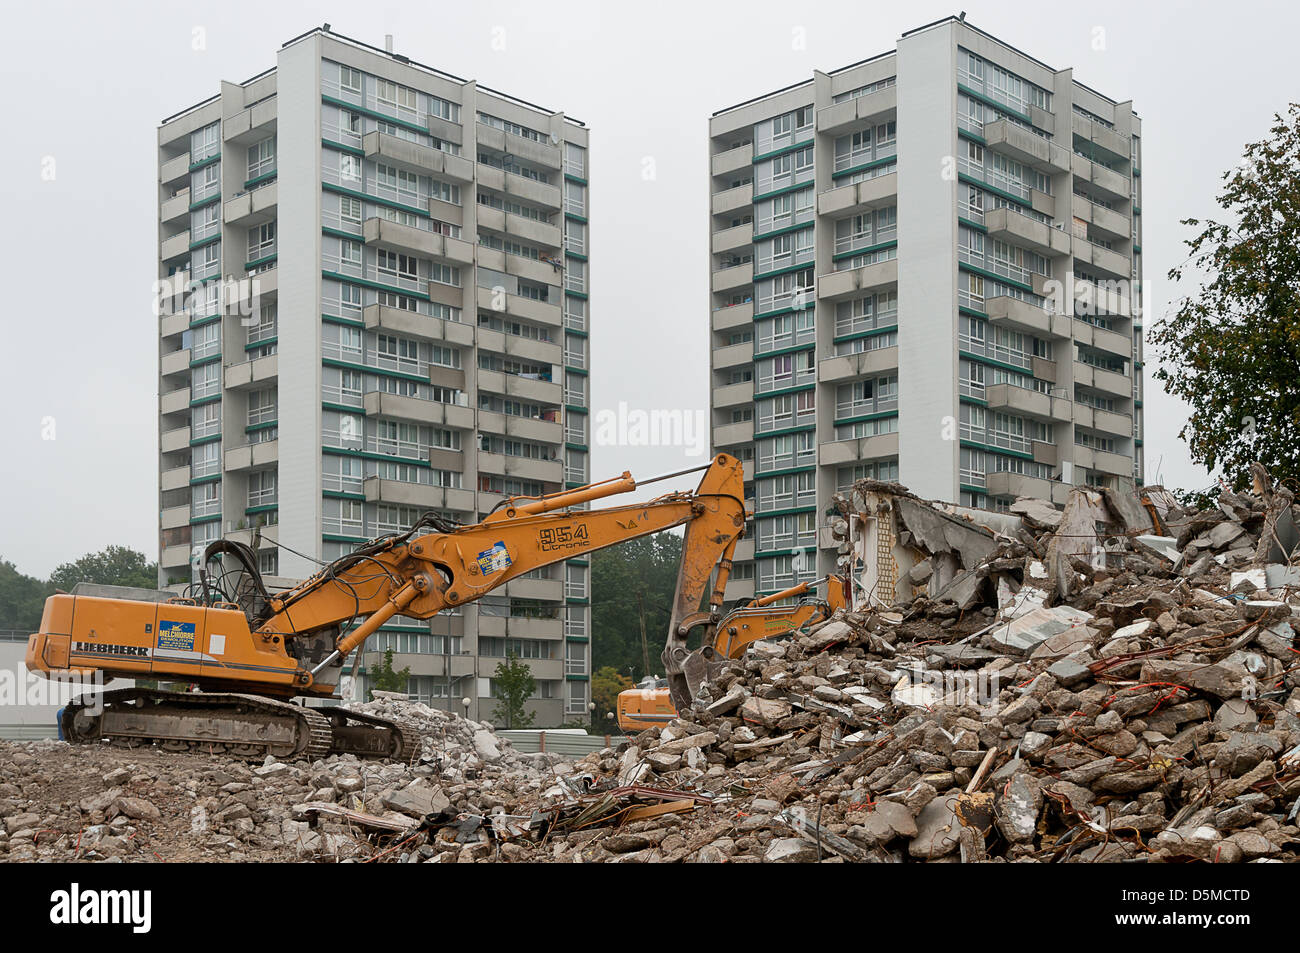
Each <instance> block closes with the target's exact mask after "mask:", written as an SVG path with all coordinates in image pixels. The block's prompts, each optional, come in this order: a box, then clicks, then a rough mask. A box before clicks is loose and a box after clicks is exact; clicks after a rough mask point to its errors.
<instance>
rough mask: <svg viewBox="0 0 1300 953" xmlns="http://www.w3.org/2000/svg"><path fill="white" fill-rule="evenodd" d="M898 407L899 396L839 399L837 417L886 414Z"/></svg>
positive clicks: (840, 418) (839, 418)
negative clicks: (870, 398)
mask: <svg viewBox="0 0 1300 953" xmlns="http://www.w3.org/2000/svg"><path fill="white" fill-rule="evenodd" d="M897 409H898V398H897V397H876V398H873V399H872V400H837V401H836V402H835V419H836V420H844V419H845V418H848V417H866V416H869V415H870V414H884V413H888V412H889V411H891V410H897Z"/></svg>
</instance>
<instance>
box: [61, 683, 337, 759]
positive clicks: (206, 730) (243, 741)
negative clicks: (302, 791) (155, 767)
mask: <svg viewBox="0 0 1300 953" xmlns="http://www.w3.org/2000/svg"><path fill="white" fill-rule="evenodd" d="M96 701H97V702H98V703H97V704H96V705H95V706H94V707H93V708H90V707H87V706H86V705H85V704H84V703H81V702H73V703H72V704H70V705H68V706H67V707H66V708H65V709H64V711H63V722H62V724H63V737H64V738H65V739H66V740H67V741H68V742H70V743H71V744H88V743H93V742H96V741H110V742H112V743H113V744H116V745H120V746H123V747H130V748H134V747H143V746H145V745H157V746H158V747H160V748H162V749H164V750H167V751H195V752H201V753H204V754H208V753H211V754H229V755H232V756H234V757H237V758H249V759H259V760H260V759H261V758H264V757H265V756H266V755H268V754H270V755H274V756H275V757H277V758H308V759H311V758H323V757H326V756H327V755H329V754H330V753H331V752H332V751H333V743H334V732H333V730H332V728H331V727H330V721H329V719H328V718H326V717H325V716H324V715H323V714H322V713H321V711H320V710H319V709H315V708H306V707H302V706H299V705H291V704H289V703H288V702H282V701H276V700H275V699H272V698H263V697H262V696H260V695H242V694H236V693H215V692H213V693H206V692H200V693H188V692H164V691H157V690H155V689H148V688H126V689H119V690H117V691H110V692H104V693H103V695H101V696H99V697H98V698H97V699H96Z"/></svg>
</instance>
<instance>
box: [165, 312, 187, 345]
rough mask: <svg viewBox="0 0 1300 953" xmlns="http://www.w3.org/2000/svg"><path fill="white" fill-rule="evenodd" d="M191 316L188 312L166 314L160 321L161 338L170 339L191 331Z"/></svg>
mask: <svg viewBox="0 0 1300 953" xmlns="http://www.w3.org/2000/svg"><path fill="white" fill-rule="evenodd" d="M189 326H190V315H189V312H187V311H178V312H176V313H175V314H164V315H163V316H162V317H161V318H159V321H158V335H159V337H164V338H169V337H172V336H173V335H176V334H183V333H185V332H186V331H187V330H189Z"/></svg>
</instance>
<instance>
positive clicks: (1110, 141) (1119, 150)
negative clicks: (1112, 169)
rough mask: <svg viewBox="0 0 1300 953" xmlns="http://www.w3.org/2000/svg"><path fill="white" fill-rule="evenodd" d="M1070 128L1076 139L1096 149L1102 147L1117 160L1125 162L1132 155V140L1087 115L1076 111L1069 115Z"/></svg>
mask: <svg viewBox="0 0 1300 953" xmlns="http://www.w3.org/2000/svg"><path fill="white" fill-rule="evenodd" d="M1070 119H1071V124H1072V128H1071V131H1072V132H1073V133H1074V137H1075V138H1076V139H1082V140H1083V141H1084V142H1086V143H1089V144H1090V145H1092V146H1094V147H1095V148H1098V149H1104V150H1105V151H1106V152H1108V153H1109V154H1110V156H1112V157H1113V158H1114V159H1115V161H1117V162H1127V161H1128V160H1129V158H1130V156H1131V155H1132V152H1133V145H1132V140H1131V139H1129V138H1127V137H1126V136H1122V135H1120V134H1119V133H1118V132H1116V131H1115V130H1114V129H1108V128H1107V127H1105V126H1103V125H1102V124H1101V123H1099V122H1093V121H1092V120H1091V119H1089V118H1088V117H1087V116H1080V115H1079V114H1078V113H1076V112H1072V113H1071V115H1070Z"/></svg>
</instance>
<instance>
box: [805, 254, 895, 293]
mask: <svg viewBox="0 0 1300 953" xmlns="http://www.w3.org/2000/svg"><path fill="white" fill-rule="evenodd" d="M897 284H898V260H897V259H891V260H890V261H882V262H878V263H877V264H874V265H863V266H862V267H861V268H853V269H850V270H848V271H835V272H830V273H828V274H824V275H818V276H817V297H818V299H820V300H822V301H835V300H837V299H840V298H849V297H852V296H853V295H855V294H857V293H858V292H860V291H870V290H872V289H874V288H887V287H889V286H890V285H897Z"/></svg>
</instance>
